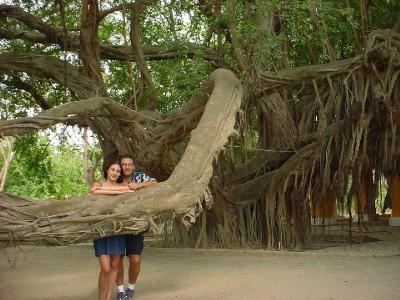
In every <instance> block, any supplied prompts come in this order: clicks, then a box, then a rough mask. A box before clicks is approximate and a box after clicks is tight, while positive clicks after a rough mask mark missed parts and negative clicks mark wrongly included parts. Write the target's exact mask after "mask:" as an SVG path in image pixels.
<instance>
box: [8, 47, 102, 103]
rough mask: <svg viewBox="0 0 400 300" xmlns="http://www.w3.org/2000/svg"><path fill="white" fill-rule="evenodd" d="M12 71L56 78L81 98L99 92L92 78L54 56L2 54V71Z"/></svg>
mask: <svg viewBox="0 0 400 300" xmlns="http://www.w3.org/2000/svg"><path fill="white" fill-rule="evenodd" d="M11 71H16V72H25V73H28V74H30V75H35V76H40V77H42V78H52V79H55V80H56V81H57V82H59V83H60V84H61V85H64V86H65V87H66V88H68V89H69V90H71V91H72V92H73V93H74V94H76V95H77V96H78V97H79V98H81V99H85V98H90V97H93V96H95V95H97V94H98V86H97V84H96V83H95V82H94V81H93V80H92V79H90V78H88V77H87V76H84V75H83V74H82V73H81V72H80V71H79V70H78V69H77V68H75V67H74V66H72V65H71V64H69V63H66V62H65V61H62V60H60V59H57V58H54V57H50V56H45V55H10V54H0V72H3V73H10V74H11V75H12V72H11ZM65 72H66V73H67V76H65ZM65 77H67V82H65Z"/></svg>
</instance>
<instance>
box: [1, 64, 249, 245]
mask: <svg viewBox="0 0 400 300" xmlns="http://www.w3.org/2000/svg"><path fill="white" fill-rule="evenodd" d="M211 80H212V84H213V87H214V88H213V91H212V94H211V96H210V98H209V101H208V103H207V105H206V107H205V110H204V113H203V116H202V118H201V120H200V122H199V124H198V126H197V128H196V129H195V130H193V131H192V134H191V139H190V142H189V144H188V146H187V149H186V151H185V153H184V155H183V157H182V159H181V160H180V162H179V163H178V165H177V166H176V167H175V169H174V171H173V172H172V174H171V176H170V177H169V178H168V180H166V181H165V182H161V183H159V184H158V185H157V186H155V187H153V188H148V189H145V190H141V191H139V192H135V193H128V194H124V195H120V196H114V197H110V196H83V197H76V198H71V199H69V200H65V201H39V202H38V201H30V200H26V199H21V198H18V197H14V196H11V195H8V194H5V193H2V194H1V197H0V206H1V207H2V210H1V212H0V223H1V224H2V226H1V229H0V240H2V241H15V242H18V243H34V244H41V243H44V244H71V243H78V242H81V241H83V240H87V239H92V238H97V237H101V236H108V235H113V234H116V233H137V232H141V231H144V230H146V229H147V228H148V225H149V224H150V223H152V222H153V221H154V220H156V219H157V218H159V217H161V216H169V217H174V218H176V217H180V218H181V219H182V221H183V223H184V224H185V225H186V226H190V225H191V224H193V223H194V222H195V220H196V218H197V217H198V216H199V214H200V212H201V211H202V207H203V206H204V205H206V206H211V201H212V197H211V194H210V192H209V189H208V183H209V181H210V177H211V175H212V163H213V161H214V160H215V159H216V157H217V155H218V153H219V152H220V151H221V150H222V149H223V147H224V145H225V143H226V142H227V139H228V137H229V136H230V135H231V134H232V133H233V132H234V128H233V127H234V124H235V116H236V113H237V112H238V111H239V108H240V103H241V95H242V91H241V85H240V82H239V81H238V80H237V79H236V78H235V76H234V75H233V74H232V73H231V72H229V71H227V70H223V69H220V70H217V71H215V72H214V73H213V74H212V75H211ZM203 201H204V202H203Z"/></svg>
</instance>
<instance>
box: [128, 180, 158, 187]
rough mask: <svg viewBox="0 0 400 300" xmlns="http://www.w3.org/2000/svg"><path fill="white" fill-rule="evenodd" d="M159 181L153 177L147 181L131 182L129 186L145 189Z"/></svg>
mask: <svg viewBox="0 0 400 300" xmlns="http://www.w3.org/2000/svg"><path fill="white" fill-rule="evenodd" d="M157 183H158V182H157V180H155V179H151V180H149V181H145V182H131V183H130V184H129V188H130V189H131V190H140V189H144V188H146V187H149V186H153V185H156V184H157Z"/></svg>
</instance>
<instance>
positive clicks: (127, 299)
mask: <svg viewBox="0 0 400 300" xmlns="http://www.w3.org/2000/svg"><path fill="white" fill-rule="evenodd" d="M134 293H135V290H131V289H129V288H128V289H127V290H126V293H125V300H133V294H134Z"/></svg>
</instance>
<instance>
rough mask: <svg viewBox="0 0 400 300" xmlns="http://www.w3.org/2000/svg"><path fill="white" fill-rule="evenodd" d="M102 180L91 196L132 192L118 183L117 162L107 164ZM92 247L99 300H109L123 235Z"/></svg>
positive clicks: (122, 248)
mask: <svg viewBox="0 0 400 300" xmlns="http://www.w3.org/2000/svg"><path fill="white" fill-rule="evenodd" d="M104 178H105V179H106V180H105V181H103V182H95V183H94V184H93V187H92V189H91V193H92V194H93V195H120V194H124V193H129V192H133V191H131V190H130V189H129V186H128V185H126V184H125V185H124V184H121V183H120V182H121V181H122V180H121V179H122V178H121V165H120V164H119V161H118V160H112V161H110V162H109V163H108V164H107V166H106V168H105V171H104ZM93 245H94V250H95V254H96V256H97V257H98V258H99V262H100V274H99V285H98V289H99V300H104V299H105V300H111V294H112V290H113V287H114V284H115V282H116V279H117V272H118V264H119V261H120V257H121V255H124V254H125V237H124V235H115V236H109V237H104V238H100V239H97V240H94V241H93ZM104 294H105V296H104Z"/></svg>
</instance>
